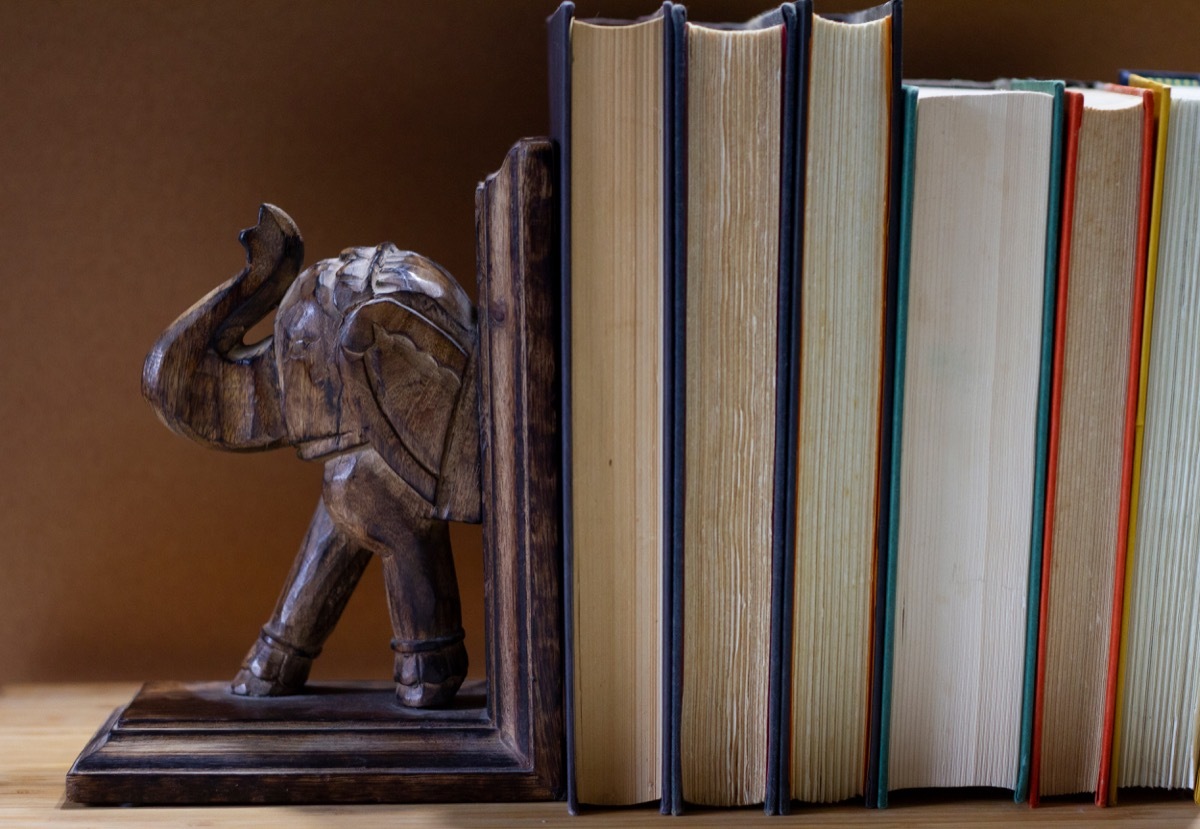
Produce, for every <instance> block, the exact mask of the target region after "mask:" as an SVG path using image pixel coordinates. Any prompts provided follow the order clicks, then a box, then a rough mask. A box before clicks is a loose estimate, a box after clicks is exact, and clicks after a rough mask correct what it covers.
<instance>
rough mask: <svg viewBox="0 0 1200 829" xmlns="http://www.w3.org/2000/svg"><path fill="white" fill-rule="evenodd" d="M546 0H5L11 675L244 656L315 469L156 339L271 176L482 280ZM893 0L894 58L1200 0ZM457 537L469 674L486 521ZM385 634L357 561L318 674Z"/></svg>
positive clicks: (3, 326)
mask: <svg viewBox="0 0 1200 829" xmlns="http://www.w3.org/2000/svg"><path fill="white" fill-rule="evenodd" d="M578 5H579V12H580V14H581V15H583V16H588V15H594V14H603V15H605V16H612V17H629V16H635V15H638V14H642V13H645V12H647V11H650V10H652V9H653V8H654V7H655V2H654V0H643V2H628V1H627V0H606V1H605V2H592V1H590V0H582V1H581V2H580V3H579V4H578ZM764 5H765V4H763V3H761V2H753V3H751V2H733V1H732V0H725V1H724V2H723V1H722V0H704V1H701V0H696V2H692V3H690V4H689V7H690V16H691V18H692V19H694V20H721V19H742V18H745V17H748V16H751V15H752V14H753V13H755V12H757V11H759V10H760V9H761V8H762V7H763V6H764ZM848 7H851V4H847V3H837V2H824V3H822V2H819V1H818V3H817V9H818V11H832V10H838V9H845V8H848ZM552 10H553V0H520V2H517V1H516V0H513V2H481V1H478V0H477V2H468V1H467V0H458V2H421V3H418V2H398V1H394V2H365V1H364V2H336V3H335V2H332V0H331V2H312V1H311V0H286V1H285V0H216V1H215V2H204V3H167V2H161V1H160V0H154V1H153V2H152V1H150V0H143V1H141V2H139V1H138V0H107V1H106V2H94V1H93V0H72V1H71V2H54V1H53V0H0V126H2V129H0V262H3V265H0V268H2V269H3V277H2V281H0V458H3V462H2V465H0V470H2V472H3V475H4V480H3V483H0V682H10V681H24V680H67V679H150V678H176V679H201V678H210V679H211V678H223V677H227V676H231V675H232V672H233V671H234V669H235V667H236V665H237V663H238V662H239V660H240V659H241V657H242V655H243V653H244V651H245V649H246V648H247V647H248V646H249V644H250V642H251V641H252V639H253V637H254V636H255V633H256V631H257V629H258V626H259V625H260V624H261V623H262V622H263V621H264V620H265V618H266V615H267V613H268V612H269V611H270V608H271V606H272V603H273V602H274V600H275V595H276V591H277V590H278V588H279V586H280V583H281V582H282V579H283V576H284V574H285V573H286V572H287V569H288V566H289V564H290V562H291V559H292V556H293V554H294V551H295V549H296V546H297V544H298V543H299V541H300V538H301V536H302V534H303V532H304V529H305V526H306V523H307V520H308V516H309V514H310V510H311V508H312V506H313V503H314V501H315V499H316V496H317V494H318V492H319V488H320V469H319V468H318V467H316V466H313V465H309V464H304V463H301V462H300V461H299V460H297V459H296V458H295V456H294V455H292V454H291V453H290V452H286V451H283V452H277V453H271V454H262V455H252V456H247V455H228V454H221V453H216V452H210V451H205V450H203V449H201V448H199V447H197V446H194V445H192V444H190V443H188V442H187V441H185V440H183V439H181V438H178V437H175V436H174V435H172V434H170V433H168V432H167V430H166V429H164V428H163V427H162V426H161V425H160V424H159V423H158V422H157V421H156V420H155V418H154V416H153V414H152V413H151V411H150V409H149V407H148V406H147V405H146V404H145V403H143V402H142V400H141V396H140V392H139V377H140V371H141V363H142V359H143V357H144V355H145V352H146V350H147V348H148V347H149V346H150V344H151V343H152V342H153V340H154V338H155V337H156V335H157V334H158V333H159V332H160V331H161V330H162V329H163V328H164V327H165V326H166V325H167V324H168V323H169V322H170V321H171V320H172V319H173V318H174V317H175V316H176V315H177V314H179V313H180V312H181V311H183V310H184V309H185V308H187V307H188V306H189V305H190V304H191V303H192V302H194V301H195V300H196V299H198V298H199V297H200V296H201V295H203V294H204V293H205V292H207V291H208V290H209V289H211V288H212V287H214V286H215V285H217V284H218V283H219V282H221V281H223V280H224V279H226V278H228V277H229V276H231V275H232V274H233V273H235V272H236V271H237V270H239V268H240V267H241V264H242V251H241V248H240V247H239V246H238V245H237V242H236V233H237V231H238V230H239V229H240V228H242V227H245V226H247V225H250V224H252V223H253V221H254V218H255V210H256V208H257V206H258V204H259V203H260V202H262V201H271V202H274V203H276V204H278V205H280V206H281V207H283V208H284V209H285V210H287V211H289V212H290V213H291V215H292V216H293V217H294V218H295V219H296V221H297V223H298V224H299V225H300V228H301V230H302V231H303V232H304V234H305V238H306V242H307V258H308V261H310V262H311V261H315V260H316V259H318V258H323V257H326V256H331V255H334V254H336V253H337V252H338V251H339V250H340V249H341V248H342V247H345V246H348V245H351V244H375V243H377V242H380V241H383V240H387V239H390V240H392V241H394V242H396V243H397V244H399V245H401V246H402V247H409V248H412V249H414V250H418V251H421V252H422V253H424V254H426V255H428V256H431V257H433V258H435V259H437V260H438V261H440V262H441V263H442V264H444V265H445V266H446V267H447V268H448V269H449V270H450V271H451V272H452V273H454V274H456V275H457V276H458V277H459V279H460V280H461V281H462V282H463V283H464V285H466V286H467V287H468V290H471V291H473V290H474V277H473V270H474V254H473V250H474V248H473V244H474V243H473V232H474V227H473V215H472V214H473V198H474V185H475V182H476V181H478V180H479V179H480V178H481V177H482V176H484V175H485V174H487V173H488V172H489V171H491V170H492V169H494V168H495V167H496V166H497V165H498V164H499V162H500V161H501V159H502V158H503V155H504V151H505V149H506V148H507V147H508V145H509V144H510V143H511V142H512V141H513V140H515V139H516V138H519V137H520V136H522V135H531V134H543V133H545V131H546V129H547V117H546V92H545V87H546V77H545V67H544V64H545V58H544V53H545V44H544V26H543V20H544V18H545V17H546V15H548V14H549V13H550V12H551V11H552ZM905 24H906V31H905V35H906V37H905V72H906V74H907V75H908V76H911V77H961V78H976V79H986V78H991V77H995V76H999V75H1019V76H1025V75H1030V76H1041V77H1072V78H1100V79H1114V78H1115V73H1116V71H1117V69H1118V67H1121V66H1157V67H1163V68H1173V69H1182V70H1189V69H1190V70H1200V54H1198V53H1197V48H1196V46H1195V33H1196V32H1197V31H1200V4H1191V3H1186V4H1185V3H1176V2H1168V1H1167V0H1153V2H1145V3H1141V4H1129V3H1127V2H1119V3H1118V2H1093V3H1088V2H1084V1H1083V0H1075V1H1074V2H1049V1H1048V0H1010V1H1009V2H1004V3H991V2H982V0H958V1H957V2H956V1H955V0H908V3H907V4H906V9H905ZM456 541H458V542H459V549H458V552H457V557H458V562H459V575H460V580H461V581H462V582H463V591H464V601H465V604H466V605H467V607H466V617H467V619H466V621H467V625H468V627H469V629H470V630H469V635H470V639H471V641H470V642H469V646H470V647H472V653H473V654H474V655H475V664H474V665H473V669H474V670H475V672H477V673H478V672H479V671H481V670H482V654H481V651H480V649H479V646H478V643H479V638H480V637H481V635H482V633H481V624H482V623H481V618H482V613H481V608H480V604H481V601H482V587H481V583H480V579H481V575H480V573H481V571H480V556H479V549H478V543H479V542H478V533H477V532H474V533H473V532H470V531H467V532H462V533H459V534H458V535H457V536H456ZM389 635H390V631H389V628H388V624H387V614H386V611H385V607H384V603H383V587H382V580H381V578H380V575H379V570H378V567H377V566H375V567H372V568H371V569H370V570H369V571H368V575H367V577H366V578H364V580H363V583H362V584H361V585H360V586H359V588H358V591H357V593H356V595H355V598H354V599H353V600H352V601H351V604H350V607H349V609H348V611H347V614H346V617H345V618H344V619H343V621H342V624H341V626H340V628H339V629H338V631H337V633H335V634H334V637H333V639H332V640H331V641H330V643H329V645H328V646H327V648H326V653H325V655H324V656H323V657H322V658H321V660H319V661H318V668H317V670H316V672H315V675H316V676H318V677H325V678H331V677H375V678H385V677H387V676H388V673H389V671H390V654H389V651H388V647H387V642H388V638H389Z"/></svg>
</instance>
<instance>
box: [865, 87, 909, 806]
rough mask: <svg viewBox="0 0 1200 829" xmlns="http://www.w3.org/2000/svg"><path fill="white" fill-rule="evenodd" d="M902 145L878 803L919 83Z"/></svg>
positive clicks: (888, 691) (883, 784) (882, 780)
mask: <svg viewBox="0 0 1200 829" xmlns="http://www.w3.org/2000/svg"><path fill="white" fill-rule="evenodd" d="M901 96H902V100H901V117H902V118H903V119H904V124H903V126H902V130H903V137H902V138H901V141H902V143H903V149H902V150H901V154H902V155H901V161H900V230H899V234H900V252H899V255H898V257H897V263H896V364H895V373H894V375H893V387H892V388H893V397H892V484H891V487H890V489H889V502H890V503H889V510H890V512H889V514H890V515H891V521H890V522H889V524H888V539H887V548H888V556H887V575H886V577H885V578H886V579H887V593H886V598H885V599H884V621H883V625H884V630H883V639H882V642H883V660H882V663H881V668H882V670H881V676H880V678H879V682H880V686H881V688H882V693H881V695H880V704H879V755H878V756H879V768H878V775H879V776H878V778H877V779H878V789H877V796H876V804H875V805H876V806H878V807H879V808H880V809H882V808H884V807H886V806H887V800H888V750H889V745H890V742H891V741H890V732H891V723H892V719H891V718H892V658H893V653H894V651H893V646H892V645H893V642H894V636H893V630H894V627H893V625H894V622H895V618H896V548H897V546H898V544H899V538H900V533H899V528H900V444H901V439H902V438H903V434H902V431H901V425H902V424H903V421H904V357H905V352H906V351H907V344H908V276H909V259H910V254H911V253H912V207H913V177H914V176H913V174H914V171H915V167H916V155H917V89H916V87H913V86H905V87H903V88H902V89H901Z"/></svg>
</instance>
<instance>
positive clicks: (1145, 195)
mask: <svg viewBox="0 0 1200 829" xmlns="http://www.w3.org/2000/svg"><path fill="white" fill-rule="evenodd" d="M1105 89H1107V90H1109V91H1114V92H1122V93H1126V94H1131V95H1137V96H1138V97H1140V98H1142V101H1143V104H1142V111H1143V113H1144V117H1143V135H1142V158H1141V165H1140V166H1141V171H1140V192H1139V197H1138V214H1137V216H1138V218H1137V231H1136V239H1137V242H1136V245H1137V251H1138V255H1137V257H1136V259H1135V266H1134V267H1135V272H1134V275H1133V279H1134V284H1133V296H1132V308H1131V313H1130V318H1129V325H1130V328H1129V337H1130V348H1129V366H1128V376H1127V381H1126V390H1125V412H1124V428H1123V443H1122V458H1121V486H1120V493H1121V497H1120V505H1119V512H1118V517H1117V530H1116V538H1115V539H1114V545H1113V551H1114V555H1113V562H1112V566H1113V568H1114V584H1113V605H1112V607H1113V609H1112V614H1111V617H1110V623H1109V628H1108V647H1107V676H1106V682H1105V696H1104V721H1103V732H1102V738H1101V757H1100V758H1099V761H1100V762H1099V767H1100V771H1099V776H1098V779H1097V781H1096V784H1095V786H1096V788H1095V801H1096V805H1098V806H1104V805H1107V803H1108V792H1109V778H1110V770H1111V767H1112V750H1113V723H1114V718H1115V713H1116V697H1117V665H1118V656H1119V652H1120V634H1121V615H1122V603H1123V600H1124V581H1125V558H1126V551H1127V541H1128V527H1129V512H1130V489H1131V483H1132V478H1133V471H1134V470H1133V459H1134V451H1133V450H1134V437H1135V432H1136V425H1137V400H1138V374H1139V371H1138V370H1139V364H1140V360H1141V340H1142V315H1143V314H1142V311H1143V301H1144V296H1145V283H1146V258H1145V251H1146V246H1147V243H1148V237H1149V226H1150V202H1151V195H1152V189H1153V169H1154V150H1155V144H1154V129H1155V124H1154V102H1153V96H1152V94H1151V93H1150V92H1149V91H1147V90H1142V89H1134V88H1132V87H1124V86H1115V85H1108V86H1106V87H1105ZM1064 104H1065V109H1066V131H1065V134H1066V138H1065V141H1066V147H1065V163H1064V173H1063V208H1062V229H1061V234H1062V235H1061V245H1060V248H1059V251H1060V255H1059V277H1058V279H1059V282H1058V304H1057V308H1056V316H1055V347H1054V349H1055V350H1054V369H1053V381H1052V383H1053V385H1052V393H1051V410H1050V445H1049V458H1048V468H1047V482H1046V513H1045V514H1046V522H1045V528H1044V536H1043V545H1044V546H1043V559H1042V593H1041V596H1040V610H1041V612H1040V615H1039V619H1040V623H1039V628H1038V657H1037V675H1036V686H1035V701H1034V724H1033V750H1032V761H1031V775H1030V777H1031V780H1030V791H1029V802H1030V805H1031V806H1036V805H1038V803H1039V800H1040V788H1041V786H1040V783H1041V765H1042V730H1043V729H1042V721H1043V713H1044V707H1045V705H1044V704H1045V674H1046V652H1047V635H1048V619H1049V602H1050V590H1051V571H1052V563H1053V557H1054V550H1053V534H1054V533H1053V531H1054V519H1055V500H1056V495H1057V472H1058V456H1059V443H1060V421H1061V414H1062V411H1061V410H1062V394H1063V360H1064V354H1065V351H1066V348H1065V346H1066V326H1067V310H1068V308H1069V302H1070V299H1069V297H1070V284H1069V273H1070V262H1071V247H1072V245H1071V242H1072V239H1071V235H1072V234H1071V228H1072V224H1073V221H1074V215H1075V194H1076V167H1077V162H1078V155H1079V135H1080V124H1081V121H1082V116H1083V108H1084V102H1083V95H1082V94H1081V93H1080V92H1076V91H1072V90H1067V92H1066V94H1065V100H1064Z"/></svg>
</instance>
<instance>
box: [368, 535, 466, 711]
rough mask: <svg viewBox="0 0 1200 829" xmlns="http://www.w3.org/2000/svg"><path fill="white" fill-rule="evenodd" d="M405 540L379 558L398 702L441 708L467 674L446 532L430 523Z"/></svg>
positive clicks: (456, 582) (452, 564) (455, 583)
mask: <svg viewBox="0 0 1200 829" xmlns="http://www.w3.org/2000/svg"><path fill="white" fill-rule="evenodd" d="M406 529H407V528H406ZM406 535H407V536H408V537H406V538H401V539H397V543H396V545H395V546H394V547H393V549H392V551H391V552H390V553H389V554H387V555H384V556H383V557H382V560H383V576H384V581H385V583H386V585H387V592H388V609H389V611H390V613H391V617H392V632H393V634H394V636H395V638H394V639H392V650H393V651H395V654H396V656H395V660H396V666H395V678H396V698H397V699H398V700H399V701H400V702H401V703H402V704H404V705H407V706H411V707H417V708H423V707H432V706H438V705H445V704H447V703H448V702H450V701H451V700H452V699H454V695H455V694H456V693H457V692H458V689H459V686H461V685H462V683H463V680H464V679H465V678H466V675H467V649H466V647H465V646H464V644H463V629H462V607H461V604H460V602H459V598H458V579H457V577H456V576H455V572H454V557H453V555H452V554H451V550H450V530H449V527H448V526H447V524H446V523H445V522H443V521H430V522H429V523H428V524H425V525H424V526H420V527H418V528H416V531H415V532H411V533H406Z"/></svg>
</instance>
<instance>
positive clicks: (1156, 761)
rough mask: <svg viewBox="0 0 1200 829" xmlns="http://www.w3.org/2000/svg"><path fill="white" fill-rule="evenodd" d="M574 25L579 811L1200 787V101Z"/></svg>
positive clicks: (874, 26)
mask: <svg viewBox="0 0 1200 829" xmlns="http://www.w3.org/2000/svg"><path fill="white" fill-rule="evenodd" d="M901 11H902V9H901V4H900V2H899V0H892V2H890V3H886V4H885V5H883V6H879V7H877V8H873V9H868V10H865V11H863V12H860V13H857V14H851V15H839V16H832V15H831V16H821V15H814V14H813V12H812V10H811V6H810V4H809V3H808V2H797V3H787V4H785V5H783V6H782V7H781V8H779V9H778V10H775V11H773V12H770V13H768V14H766V15H763V16H761V17H759V18H756V19H754V20H752V21H750V22H748V23H746V24H742V25H722V26H712V25H699V24H694V23H691V22H689V21H688V20H687V16H686V12H685V10H684V9H683V7H682V6H679V5H676V4H672V3H667V4H665V5H664V6H663V8H662V10H661V11H660V12H659V13H658V14H655V15H653V16H651V17H649V18H646V19H644V20H640V21H635V22H620V21H583V20H575V19H574V15H573V6H572V5H571V4H570V3H564V4H563V5H562V6H561V7H560V8H559V10H558V12H557V13H556V14H555V15H554V16H553V17H552V18H551V20H550V61H551V68H550V76H551V100H552V113H551V116H552V130H553V134H554V139H555V141H556V143H557V148H558V153H559V162H560V176H561V181H562V185H563V188H562V193H563V198H562V199H561V201H560V203H561V217H560V218H561V222H560V225H561V239H560V244H561V252H562V277H563V284H562V297H563V334H562V359H563V378H564V380H563V435H564V469H563V472H564V505H563V507H564V509H563V512H564V515H563V518H564V526H563V532H564V545H565V574H564V575H565V581H566V591H565V592H566V607H565V611H566V614H565V615H566V618H567V624H568V629H567V631H566V670H567V694H568V700H567V730H568V781H569V783H568V798H569V801H570V803H571V805H572V808H576V807H578V805H579V804H610V805H611V804H633V803H645V802H659V803H660V804H661V808H662V810H663V811H664V812H675V813H678V812H679V811H681V810H682V808H683V806H684V804H685V802H686V803H695V804H703V805H715V806H725V805H746V804H756V803H762V804H764V805H765V808H766V810H767V811H768V812H771V813H775V812H786V811H788V810H789V809H790V806H791V804H792V803H793V802H794V801H801V802H837V801H843V800H848V799H852V798H859V797H861V798H863V799H864V800H865V802H866V803H867V804H868V805H872V806H884V805H886V803H887V800H888V793H889V791H894V790H897V789H908V788H926V787H958V786H971V787H977V786H988V787H1002V788H1007V789H1011V790H1013V792H1014V794H1015V796H1016V798H1017V799H1018V800H1024V799H1026V798H1028V799H1029V800H1031V801H1032V802H1034V803H1036V802H1037V801H1038V799H1039V798H1040V797H1045V796H1053V795H1065V794H1075V793H1080V792H1094V793H1095V799H1096V801H1097V803H1100V804H1104V803H1107V802H1111V801H1112V799H1113V798H1114V797H1115V792H1116V789H1117V788H1118V787H1130V786H1138V787H1143V786H1151V787H1166V788H1181V787H1188V788H1191V787H1193V786H1194V785H1195V782H1196V751H1197V717H1198V715H1200V666H1197V665H1196V664H1195V658H1196V656H1197V655H1200V651H1198V648H1197V646H1198V645H1200V554H1198V551H1200V503H1198V502H1200V406H1197V403H1198V402H1200V281H1197V277H1200V242H1198V239H1197V237H1198V236H1200V233H1198V231H1200V159H1198V158H1197V151H1198V148H1200V87H1198V86H1197V85H1196V83H1195V82H1194V81H1193V80H1191V79H1189V78H1188V77H1186V76H1171V75H1166V74H1155V73H1144V74H1143V75H1137V74H1135V75H1131V76H1130V77H1129V78H1125V79H1123V80H1122V84H1120V85H1099V84H1096V85H1091V86H1084V85H1072V86H1067V85H1065V84H1064V83H1062V82H1058V81H1001V82H996V83H991V84H971V83H955V82H915V83H914V84H912V85H905V84H902V83H901V80H900V79H901V77H902V75H901V60H900V42H901Z"/></svg>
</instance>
